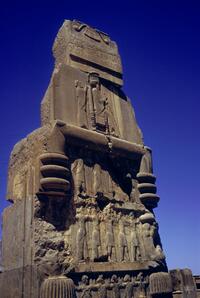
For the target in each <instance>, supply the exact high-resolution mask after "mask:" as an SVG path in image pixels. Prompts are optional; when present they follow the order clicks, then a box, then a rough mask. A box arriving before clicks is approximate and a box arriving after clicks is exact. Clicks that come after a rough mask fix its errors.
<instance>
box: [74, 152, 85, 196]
mask: <svg viewBox="0 0 200 298" xmlns="http://www.w3.org/2000/svg"><path fill="white" fill-rule="evenodd" d="M72 173H73V177H74V193H75V196H76V197H77V196H81V197H85V196H86V182H85V169H84V161H83V159H81V158H80V159H76V160H75V161H74V163H73V164H72Z"/></svg>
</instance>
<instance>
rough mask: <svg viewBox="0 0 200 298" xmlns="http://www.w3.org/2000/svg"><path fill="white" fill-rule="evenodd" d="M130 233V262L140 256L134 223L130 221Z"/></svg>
mask: <svg viewBox="0 0 200 298" xmlns="http://www.w3.org/2000/svg"><path fill="white" fill-rule="evenodd" d="M131 228H132V229H131V234H130V245H131V246H130V260H131V262H134V261H137V260H138V259H139V257H140V251H139V241H138V237H137V230H136V223H135V222H132V225H131Z"/></svg>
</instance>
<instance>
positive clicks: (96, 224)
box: [92, 219, 101, 261]
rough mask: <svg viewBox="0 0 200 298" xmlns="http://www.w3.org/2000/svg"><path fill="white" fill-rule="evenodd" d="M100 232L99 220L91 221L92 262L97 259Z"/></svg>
mask: <svg viewBox="0 0 200 298" xmlns="http://www.w3.org/2000/svg"><path fill="white" fill-rule="evenodd" d="M100 245H101V242H100V230H99V220H98V219H95V220H94V221H93V231H92V260H93V261H94V260H95V259H97V258H98V257H99V249H100Z"/></svg>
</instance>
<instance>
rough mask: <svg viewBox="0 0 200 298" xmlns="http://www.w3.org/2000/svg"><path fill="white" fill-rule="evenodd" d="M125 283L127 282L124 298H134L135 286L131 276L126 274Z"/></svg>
mask: <svg viewBox="0 0 200 298" xmlns="http://www.w3.org/2000/svg"><path fill="white" fill-rule="evenodd" d="M124 282H125V289H124V298H132V297H133V287H134V284H133V282H132V281H131V277H130V275H128V274H126V275H125V276H124Z"/></svg>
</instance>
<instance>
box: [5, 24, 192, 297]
mask: <svg viewBox="0 0 200 298" xmlns="http://www.w3.org/2000/svg"><path fill="white" fill-rule="evenodd" d="M53 54H54V57H55V68H54V71H53V74H52V77H51V81H50V84H49V87H48V89H47V91H46V94H45V96H44V98H43V100H42V104H41V123H42V126H41V128H39V129H37V130H36V131H34V132H32V133H31V134H30V135H28V136H27V137H26V138H25V139H23V140H21V141H20V142H19V143H17V144H16V145H15V147H14V149H13V151H12V154H11V157H10V163H9V174H8V193H7V199H8V200H9V201H10V202H12V203H13V204H12V205H11V206H10V207H8V208H6V209H5V210H4V214H3V239H2V241H3V245H2V269H1V270H2V273H1V274H0V297H2V298H13V297H15V298H21V297H23V298H24V297H27V298H75V297H77V298H90V297H101V298H111V297H113V298H120V297H121V298H132V297H137V298H139V297H140V298H142V297H143V298H144V297H172V295H173V296H174V297H196V296H195V295H196V288H195V283H194V281H193V278H192V275H191V271H190V270H182V271H180V270H179V271H177V270H175V271H173V272H171V273H169V272H168V269H167V265H166V262H165V254H164V252H163V249H162V244H161V241H160V236H159V231H158V223H157V221H156V218H155V215H154V211H153V210H154V208H155V207H157V204H158V202H159V196H158V195H157V194H156V185H155V182H156V177H155V176H154V174H153V169H152V155H151V153H152V152H151V149H150V148H149V147H147V146H145V145H144V142H143V138H142V133H141V131H140V129H139V127H138V125H137V122H136V119H135V115H134V110H133V107H132V105H131V102H130V100H129V98H128V97H127V95H126V94H124V92H123V89H122V86H123V73H122V65H121V59H120V56H119V53H118V49H117V45H116V43H115V42H113V41H112V40H111V39H110V37H109V36H108V35H107V34H106V33H103V32H101V31H99V30H96V29H93V28H91V27H89V26H88V25H86V24H83V23H81V22H78V21H65V22H64V23H63V25H62V27H61V28H60V30H59V32H58V34H57V37H56V39H55V42H54V45H53ZM184 295H185V296H184Z"/></svg>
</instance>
